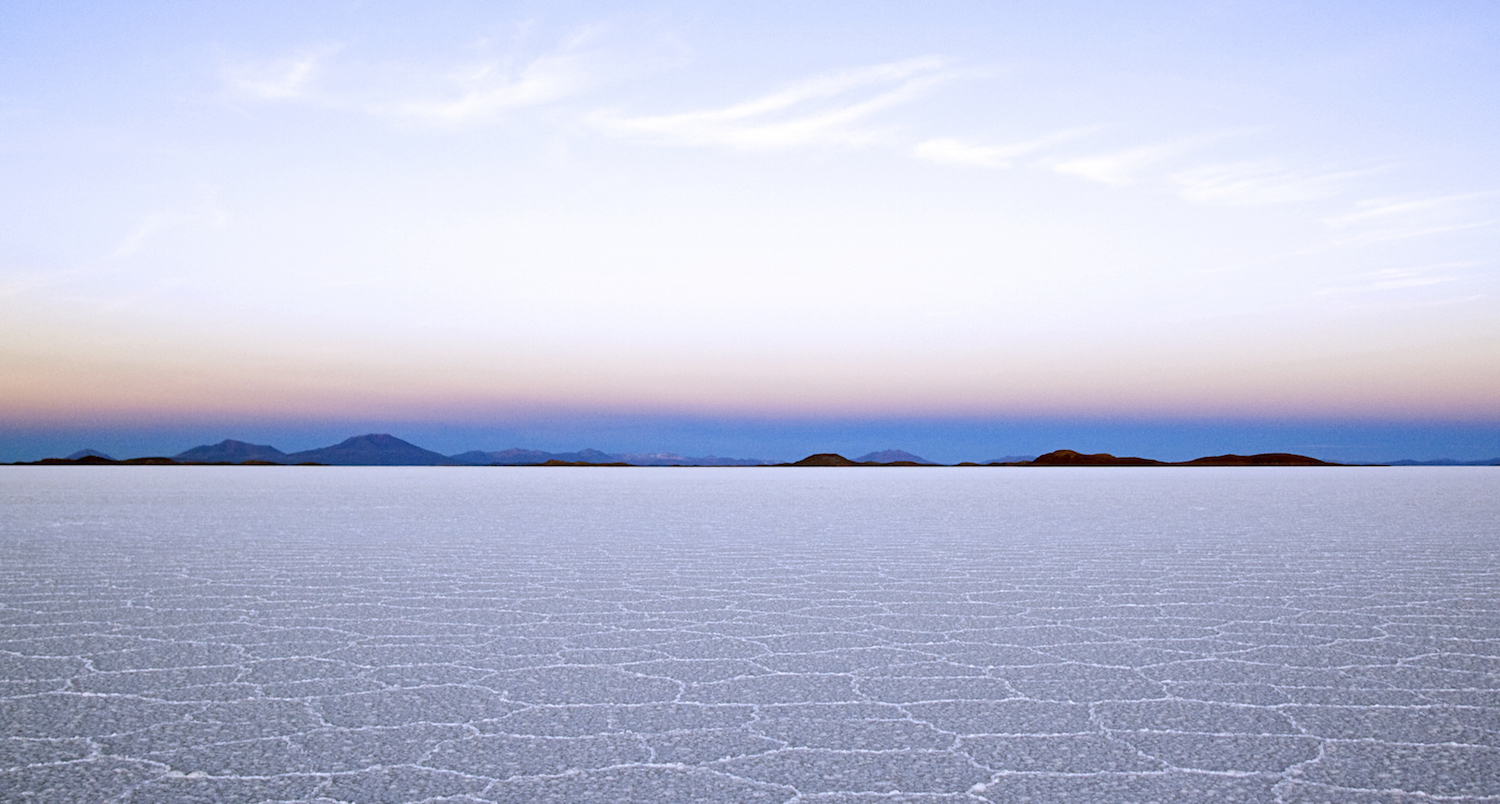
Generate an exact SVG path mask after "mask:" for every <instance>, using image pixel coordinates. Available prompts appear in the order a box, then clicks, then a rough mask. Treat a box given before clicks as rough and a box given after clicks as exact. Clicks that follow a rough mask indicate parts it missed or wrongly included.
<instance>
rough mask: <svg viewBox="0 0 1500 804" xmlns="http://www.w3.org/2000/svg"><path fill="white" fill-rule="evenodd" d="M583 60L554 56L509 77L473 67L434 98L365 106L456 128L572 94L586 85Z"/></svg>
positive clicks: (494, 66) (493, 66)
mask: <svg viewBox="0 0 1500 804" xmlns="http://www.w3.org/2000/svg"><path fill="white" fill-rule="evenodd" d="M583 62H584V59H582V58H580V57H579V56H577V55H575V54H568V53H554V54H549V55H546V56H542V57H540V58H537V59H535V60H533V61H531V62H529V63H527V64H526V65H524V66H523V67H521V68H520V69H519V70H517V71H515V72H514V73H511V72H509V71H506V70H505V69H504V67H503V66H502V65H501V64H499V63H496V62H489V63H484V64H478V65H474V66H472V67H470V68H468V69H466V70H463V71H460V72H457V73H454V74H452V75H450V76H449V77H448V82H449V83H450V85H451V89H450V91H449V92H446V93H443V94H441V95H438V96H437V97H427V98H415V99H407V100H399V101H391V102H380V103H375V104H371V105H370V106H369V110H370V111H372V112H375V113H377V114H382V115H387V116H392V117H401V118H409V119H416V120H426V121H431V122H438V123H448V124H462V123H468V122H471V121H476V120H482V119H485V118H489V117H493V116H496V115H498V114H501V113H504V112H506V111H510V110H512V109H518V108H522V107H527V106H539V105H543V104H547V103H552V102H555V101H558V100H561V99H563V98H566V97H569V96H570V95H573V94H575V93H576V92H578V91H579V90H581V89H583V88H585V87H587V86H588V85H589V83H590V73H589V71H588V70H587V69H585V67H584V63H583Z"/></svg>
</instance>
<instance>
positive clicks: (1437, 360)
mask: <svg viewBox="0 0 1500 804" xmlns="http://www.w3.org/2000/svg"><path fill="white" fill-rule="evenodd" d="M1496 131H1500V6H1497V5H1496V4H1494V3H1493V2H1432V3H1422V4H1416V3H1354V2H1347V3H1341V2H1297V3H1276V2H1255V3H1250V2H1208V1H1206V0H1197V1H1196V2H1157V3H1152V2H1146V3H1132V4H1118V3H1104V2H1055V3H1046V4H1037V3H1028V4H1020V3H1008V2H943V1H942V0H935V1H934V2H930V3H922V4H914V3H882V2H859V3H854V2H848V3H843V2H826V3H806V2H762V3H753V4H746V3H687V2H665V3H646V2H642V3H632V2H612V3H584V2H551V3H528V2H521V3H501V2H483V3H443V2H435V3H434V2H426V3H421V4H417V3H379V2H329V3H309V2H296V3H290V2H288V3H282V2H262V3H255V4H243V3H214V2H202V3H165V2H150V0H143V1H142V2H137V3H130V4H107V3H97V2H83V3H77V2H28V1H27V0H16V2H10V3H7V4H5V6H4V7H3V8H0V460H23V459H34V458H38V457H43V456H45V455H55V454H59V453H66V452H71V451H72V450H74V449H80V448H83V447H95V448H106V447H108V446H109V445H111V444H113V445H114V447H113V448H114V449H116V450H124V451H126V452H130V451H132V450H134V451H136V454H146V453H158V454H159V453H167V454H172V453H175V452H177V451H180V450H183V449H186V448H188V447H191V446H194V445H196V444H199V443H204V442H205V441H217V440H219V439H221V438H228V437H233V438H241V439H244V440H252V441H256V440H258V441H259V442H261V443H266V442H270V441H272V440H273V439H274V443H275V444H276V445H277V446H278V447H281V448H283V449H288V450H291V449H303V448H310V447H315V446H322V445H325V444H328V443H332V442H334V441H337V440H340V439H342V438H343V437H345V436H348V435H353V434H355V433H357V432H370V431H375V432H392V433H394V434H396V435H398V436H401V437H404V438H408V440H413V441H418V442H419V443H422V444H423V445H424V446H429V445H430V446H431V447H432V448H435V449H440V450H443V451H449V450H451V451H454V452H456V451H460V450H464V449H504V448H507V447H512V446H522V447H530V448H537V449H551V450H555V451H561V450H571V449H579V448H583V447H595V448H601V449H605V450H607V451H622V452H623V451H631V452H647V451H660V450H667V451H674V452H680V453H684V454H693V455H701V454H707V453H711V452H712V453H717V454H721V455H735V456H743V457H763V458H770V459H787V458H796V457H800V456H801V455H802V454H806V453H808V452H815V451H824V450H825V449H831V448H835V447H837V448H838V449H842V450H852V451H862V450H863V449H868V450H876V449H884V448H889V447H895V448H903V449H907V450H910V451H913V452H917V453H919V454H924V455H925V456H926V457H929V458H931V459H934V460H945V461H957V460H984V459H988V458H992V457H997V456H1001V455H1014V454H1028V453H1030V454H1034V453H1037V452H1044V451H1047V450H1049V449H1056V448H1063V447H1068V448H1074V449H1080V450H1083V451H1106V450H1107V451H1116V450H1118V451H1130V452H1132V453H1133V454H1145V455H1149V456H1151V457H1161V458H1167V459H1181V458H1190V457H1195V456H1196V455H1201V454H1214V453H1222V452H1232V451H1239V452H1248V451H1281V450H1286V451H1301V452H1303V453H1305V454H1314V455H1318V456H1320V457H1326V458H1329V459H1345V460H1388V459H1396V458H1402V457H1412V458H1435V457H1453V458H1460V459H1477V458H1490V457H1496V456H1497V455H1500V293H1497V290H1500V137H1497V136H1496V135H1495V132H1496ZM424 439H425V440H424ZM1064 441H1066V442H1067V443H1063V442H1064ZM929 453H930V454H929Z"/></svg>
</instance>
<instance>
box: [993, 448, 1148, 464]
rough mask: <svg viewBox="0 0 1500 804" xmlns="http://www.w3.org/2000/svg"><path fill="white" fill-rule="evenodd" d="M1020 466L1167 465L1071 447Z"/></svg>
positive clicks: (1145, 459) (1144, 459)
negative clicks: (1086, 452)
mask: <svg viewBox="0 0 1500 804" xmlns="http://www.w3.org/2000/svg"><path fill="white" fill-rule="evenodd" d="M1018 465H1019V466H1167V464H1165V463H1162V462H1161V461H1153V460H1151V459H1150V458H1133V457H1129V456H1126V457H1116V456H1114V455H1110V454H1109V453H1107V452H1100V453H1096V454H1093V455H1085V454H1083V453H1081V452H1074V451H1073V450H1070V449H1060V450H1057V451H1056V452H1049V453H1047V454H1046V455H1039V456H1037V457H1036V458H1034V459H1032V460H1031V461H1028V462H1026V463H1022V464H1018Z"/></svg>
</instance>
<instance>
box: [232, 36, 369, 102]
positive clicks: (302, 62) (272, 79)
mask: <svg viewBox="0 0 1500 804" xmlns="http://www.w3.org/2000/svg"><path fill="white" fill-rule="evenodd" d="M342 49H343V45H341V44H337V43H332V44H326V45H321V46H319V47H316V48H312V49H310V50H306V51H303V52H302V53H299V54H297V55H294V56H285V57H282V58H277V59H271V60H269V61H264V62H241V63H238V64H234V65H230V66H229V67H227V68H226V69H225V80H226V82H227V83H228V84H229V86H230V87H231V88H232V89H233V90H234V91H235V92H237V93H238V94H241V95H244V96H247V97H250V98H254V99H256V100H263V101H286V100H299V99H306V98H308V97H309V95H310V89H311V87H312V84H313V79H314V77H315V76H316V74H317V73H318V71H319V69H320V68H321V67H322V66H323V65H324V64H325V63H326V62H327V61H328V59H330V58H331V57H332V56H333V55H334V54H336V53H338V52H339V51H340V50H342Z"/></svg>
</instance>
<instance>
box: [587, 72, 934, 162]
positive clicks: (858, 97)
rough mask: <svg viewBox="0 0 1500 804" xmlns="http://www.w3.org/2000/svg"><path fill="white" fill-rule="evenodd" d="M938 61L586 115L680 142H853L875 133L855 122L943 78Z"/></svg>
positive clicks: (616, 128) (750, 145)
mask: <svg viewBox="0 0 1500 804" xmlns="http://www.w3.org/2000/svg"><path fill="white" fill-rule="evenodd" d="M945 68H946V62H945V61H944V60H943V59H940V58H936V57H927V58H919V59H909V60H906V61H899V62H893V63H889V64H879V65H874V66H870V67H863V68H859V69H855V70H846V71H842V72H836V73H829V74H825V75H820V76H816V77H813V78H810V79H807V80H804V81H799V82H797V83H795V84H792V85H790V86H788V87H786V88H784V89H781V90H779V91H776V92H773V93H771V94H769V95H764V96H761V97H759V98H754V99H752V100H748V101H744V102H741V103H736V104H733V105H731V106H727V107H724V108H721V109H710V110H703V111H694V112H681V113H676V114H665V115H646V116H632V115H626V114H622V113H619V112H613V111H606V112H599V113H596V114H594V115H592V116H591V118H590V119H591V122H592V123H593V124H594V125H596V126H597V127H599V128H600V129H602V130H604V131H608V132H611V133H615V134H621V135H629V136H638V137H644V138H647V139H652V140H656V141H660V142H667V143H673V144H683V145H700V146H701V145H718V146H728V147H732V148H742V149H764V148H789V147H799V146H809V145H827V144H845V145H858V144H864V143H868V142H872V141H874V140H877V139H879V138H880V135H879V133H878V132H876V131H875V130H873V129H872V128H871V127H870V126H868V125H861V124H864V123H866V122H867V121H868V119H869V118H870V117H872V116H874V115H875V114H876V113H878V112H881V111H884V110H887V109H890V108H892V107H895V106H899V105H901V104H903V103H907V102H910V101H912V100H915V99H917V98H919V97H921V96H922V95H923V94H924V93H926V92H927V91H928V90H929V89H930V88H931V87H932V86H934V85H935V84H937V83H938V82H940V81H943V80H946V79H948V78H950V77H951V74H950V73H949V72H948V71H947V70H946V69H945Z"/></svg>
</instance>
